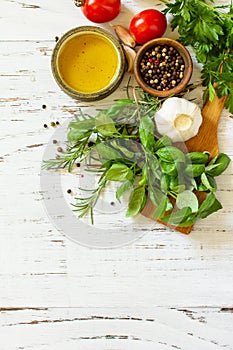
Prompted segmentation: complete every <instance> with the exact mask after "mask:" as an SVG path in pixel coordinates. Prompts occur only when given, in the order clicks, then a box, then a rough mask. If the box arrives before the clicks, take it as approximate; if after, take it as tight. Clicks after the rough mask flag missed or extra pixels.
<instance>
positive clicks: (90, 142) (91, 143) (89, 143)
mask: <svg viewBox="0 0 233 350" xmlns="http://www.w3.org/2000/svg"><path fill="white" fill-rule="evenodd" d="M87 145H88V147H92V146H94V145H95V142H92V141H89V142H88V144H87Z"/></svg>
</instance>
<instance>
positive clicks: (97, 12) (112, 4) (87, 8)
mask: <svg viewBox="0 0 233 350" xmlns="http://www.w3.org/2000/svg"><path fill="white" fill-rule="evenodd" d="M75 4H76V5H77V6H81V7H82V11H83V13H84V15H85V16H86V17H87V19H89V20H90V21H92V22H94V23H104V22H109V21H111V20H113V19H114V18H115V17H116V16H117V15H118V14H119V12H120V8H121V1H120V0H82V1H77V0H76V1H75Z"/></svg>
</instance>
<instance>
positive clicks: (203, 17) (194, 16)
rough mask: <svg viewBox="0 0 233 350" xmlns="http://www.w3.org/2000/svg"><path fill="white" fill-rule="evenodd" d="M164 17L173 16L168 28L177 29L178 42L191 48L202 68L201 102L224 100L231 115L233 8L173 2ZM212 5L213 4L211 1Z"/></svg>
mask: <svg viewBox="0 0 233 350" xmlns="http://www.w3.org/2000/svg"><path fill="white" fill-rule="evenodd" d="M162 1H163V2H164V3H165V4H166V6H167V7H166V9H165V10H164V13H165V14H167V13H171V14H172V15H173V17H172V20H171V27H172V29H173V30H174V29H175V28H178V32H179V35H180V36H179V41H180V42H181V43H182V44H184V45H190V46H191V47H192V48H193V49H194V52H195V55H196V58H197V60H198V62H200V63H201V64H202V65H203V69H202V83H203V85H204V86H206V87H207V89H206V91H205V93H204V95H203V96H204V99H205V100H206V99H207V98H209V99H210V100H211V101H212V100H213V98H214V96H215V91H216V92H217V95H218V97H223V96H227V98H226V102H225V107H226V108H228V109H229V110H230V112H231V113H233V86H232V83H233V51H232V48H233V5H232V1H231V3H230V4H229V5H226V6H214V5H213V6H211V5H209V4H207V2H206V1H205V0H176V1H175V2H172V3H171V2H169V1H167V0H162ZM211 2H212V3H214V1H211Z"/></svg>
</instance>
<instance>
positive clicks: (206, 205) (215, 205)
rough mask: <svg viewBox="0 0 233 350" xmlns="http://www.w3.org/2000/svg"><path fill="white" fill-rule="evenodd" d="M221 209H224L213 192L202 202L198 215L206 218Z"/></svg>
mask: <svg viewBox="0 0 233 350" xmlns="http://www.w3.org/2000/svg"><path fill="white" fill-rule="evenodd" d="M219 209H222V205H221V203H220V202H219V201H218V200H217V198H216V197H215V195H214V194H213V193H210V194H209V195H208V196H207V197H206V199H205V200H204V201H203V202H202V203H201V205H200V207H199V209H198V212H197V217H198V218H202V219H204V218H206V217H207V216H209V215H210V214H212V213H214V212H216V211H218V210H219Z"/></svg>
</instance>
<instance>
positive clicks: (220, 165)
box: [206, 153, 231, 176]
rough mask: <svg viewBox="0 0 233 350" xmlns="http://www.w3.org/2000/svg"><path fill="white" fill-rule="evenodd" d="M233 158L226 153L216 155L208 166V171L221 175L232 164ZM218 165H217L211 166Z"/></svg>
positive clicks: (214, 174)
mask: <svg viewBox="0 0 233 350" xmlns="http://www.w3.org/2000/svg"><path fill="white" fill-rule="evenodd" d="M230 162H231V159H230V158H229V157H228V156H227V155H226V154H225V153H219V154H218V155H217V156H216V157H214V158H213V159H212V160H211V161H210V162H209V164H208V166H207V167H206V173H207V174H209V175H212V176H219V175H221V174H222V173H223V172H224V171H225V170H226V169H227V167H228V165H229V164H230ZM213 165H216V167H211V166H213Z"/></svg>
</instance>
